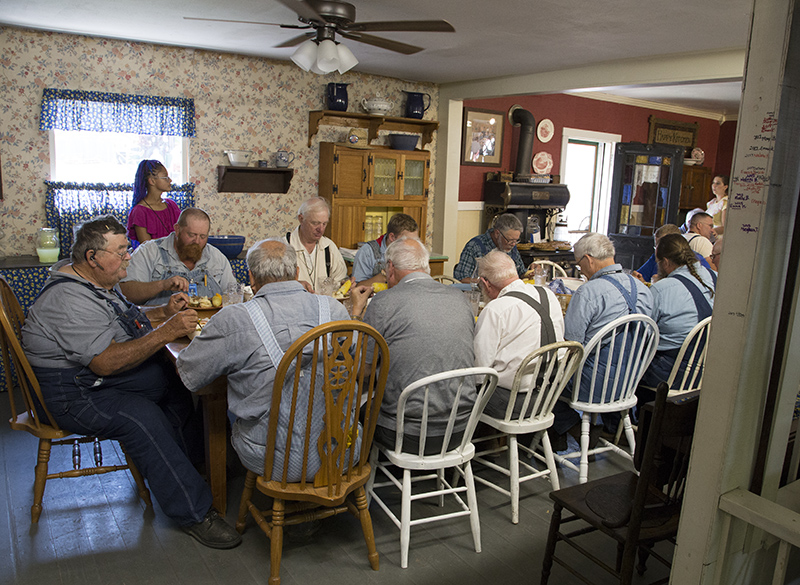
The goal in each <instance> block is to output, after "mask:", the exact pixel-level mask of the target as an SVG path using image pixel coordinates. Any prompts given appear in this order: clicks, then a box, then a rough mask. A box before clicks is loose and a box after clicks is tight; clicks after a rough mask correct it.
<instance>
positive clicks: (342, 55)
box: [337, 43, 358, 73]
mask: <svg viewBox="0 0 800 585" xmlns="http://www.w3.org/2000/svg"><path fill="white" fill-rule="evenodd" d="M337 48H338V49H339V73H344V72H346V71H350V70H351V69H352V68H353V67H355V66H356V65H358V59H356V56H355V55H353V51H351V50H350V49H348V48H347V47H346V46H344V45H343V44H341V43H340V44H339V45H337Z"/></svg>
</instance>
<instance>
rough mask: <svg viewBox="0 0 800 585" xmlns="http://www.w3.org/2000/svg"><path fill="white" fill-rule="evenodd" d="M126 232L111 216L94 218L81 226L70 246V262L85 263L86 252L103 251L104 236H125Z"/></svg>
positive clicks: (105, 242) (105, 243) (105, 244)
mask: <svg viewBox="0 0 800 585" xmlns="http://www.w3.org/2000/svg"><path fill="white" fill-rule="evenodd" d="M127 233H128V231H127V230H126V229H125V226H124V225H122V224H121V223H120V222H119V220H118V219H117V218H116V217H114V216H113V215H104V216H101V217H95V218H92V219H90V220H89V221H85V222H83V224H81V227H80V229H79V230H78V233H77V234H75V243H73V244H72V261H73V262H74V263H76V264H84V263H86V252H88V251H89V250H95V251H97V250H105V249H106V246H108V240H107V239H106V236H107V235H109V234H112V235H113V234H116V235H123V236H124V235H125V234H127Z"/></svg>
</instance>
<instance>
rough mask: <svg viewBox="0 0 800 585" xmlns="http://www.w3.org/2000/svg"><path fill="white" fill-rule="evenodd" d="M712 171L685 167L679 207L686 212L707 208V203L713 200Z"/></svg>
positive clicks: (703, 168) (705, 168)
mask: <svg viewBox="0 0 800 585" xmlns="http://www.w3.org/2000/svg"><path fill="white" fill-rule="evenodd" d="M713 178H714V177H713V175H712V173H711V169H710V168H708V167H693V166H689V165H684V166H683V174H682V178H681V198H680V203H679V205H678V207H679V208H680V209H684V210H690V209H694V208H695V207H699V208H700V209H705V208H706V203H708V200H709V199H711V197H712V194H711V180H712V179H713Z"/></svg>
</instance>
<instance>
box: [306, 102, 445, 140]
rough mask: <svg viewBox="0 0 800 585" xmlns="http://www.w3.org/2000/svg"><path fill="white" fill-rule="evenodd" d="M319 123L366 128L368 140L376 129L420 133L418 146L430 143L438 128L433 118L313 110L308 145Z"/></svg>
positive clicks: (310, 113)
mask: <svg viewBox="0 0 800 585" xmlns="http://www.w3.org/2000/svg"><path fill="white" fill-rule="evenodd" d="M320 125H326V126H344V127H347V128H367V130H368V134H369V141H370V142H372V141H373V140H375V138H377V136H378V130H393V131H397V132H410V133H413V134H422V141H421V144H420V147H422V146H425V145H426V144H430V142H431V140H433V133H434V132H436V130H437V129H438V128H439V122H437V121H435V120H417V119H415V118H395V117H392V116H373V115H372V114H359V113H356V112H337V111H335V110H313V111H311V112H309V113H308V146H309V147H310V146H311V139H312V138H314V136H315V135H316V134H317V132H318V131H319V127H320Z"/></svg>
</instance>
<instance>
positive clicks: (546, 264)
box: [527, 260, 567, 280]
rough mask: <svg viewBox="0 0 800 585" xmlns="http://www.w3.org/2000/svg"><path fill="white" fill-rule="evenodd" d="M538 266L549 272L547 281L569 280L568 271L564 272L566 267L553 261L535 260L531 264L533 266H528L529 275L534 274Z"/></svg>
mask: <svg viewBox="0 0 800 585" xmlns="http://www.w3.org/2000/svg"><path fill="white" fill-rule="evenodd" d="M537 264H539V265H541V267H542V268H544V269H545V271H547V280H553V279H556V278H567V271H566V270H564V267H563V266H561V265H560V264H556V263H555V262H553V261H552V260H534V261H533V262H531V265H530V266H528V272H527V274H533V271H534V269H535V268H536V265H537Z"/></svg>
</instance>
